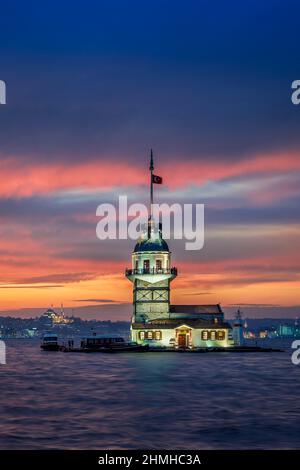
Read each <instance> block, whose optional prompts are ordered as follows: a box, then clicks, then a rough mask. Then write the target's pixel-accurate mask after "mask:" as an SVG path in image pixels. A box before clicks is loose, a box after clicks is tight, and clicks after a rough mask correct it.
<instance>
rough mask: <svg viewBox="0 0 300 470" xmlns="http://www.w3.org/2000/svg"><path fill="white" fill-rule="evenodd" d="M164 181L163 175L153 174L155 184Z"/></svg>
mask: <svg viewBox="0 0 300 470" xmlns="http://www.w3.org/2000/svg"><path fill="white" fill-rule="evenodd" d="M162 182H163V179H162V177H161V176H157V175H152V183H154V184H162Z"/></svg>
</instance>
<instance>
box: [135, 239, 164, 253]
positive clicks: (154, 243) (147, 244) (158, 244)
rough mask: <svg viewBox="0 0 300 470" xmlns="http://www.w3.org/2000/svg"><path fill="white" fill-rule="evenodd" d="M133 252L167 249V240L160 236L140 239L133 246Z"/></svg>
mask: <svg viewBox="0 0 300 470" xmlns="http://www.w3.org/2000/svg"><path fill="white" fill-rule="evenodd" d="M133 251H134V252H135V253H136V252H139V251H169V247H168V244H167V242H165V240H163V239H162V238H156V239H154V240H153V239H151V238H148V239H146V240H140V241H138V242H137V244H136V245H135V247H134V250H133Z"/></svg>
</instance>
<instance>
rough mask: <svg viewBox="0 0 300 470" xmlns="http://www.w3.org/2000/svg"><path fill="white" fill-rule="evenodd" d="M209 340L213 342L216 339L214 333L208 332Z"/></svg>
mask: <svg viewBox="0 0 300 470" xmlns="http://www.w3.org/2000/svg"><path fill="white" fill-rule="evenodd" d="M210 339H211V340H212V341H215V339H216V332H215V331H211V332H210Z"/></svg>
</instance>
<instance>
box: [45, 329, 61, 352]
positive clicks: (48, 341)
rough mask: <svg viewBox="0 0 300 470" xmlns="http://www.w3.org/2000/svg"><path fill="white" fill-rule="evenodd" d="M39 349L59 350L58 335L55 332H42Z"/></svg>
mask: <svg viewBox="0 0 300 470" xmlns="http://www.w3.org/2000/svg"><path fill="white" fill-rule="evenodd" d="M41 349H43V350H44V351H59V349H60V346H59V344H58V337H57V334H55V333H44V334H43V336H42V340H41Z"/></svg>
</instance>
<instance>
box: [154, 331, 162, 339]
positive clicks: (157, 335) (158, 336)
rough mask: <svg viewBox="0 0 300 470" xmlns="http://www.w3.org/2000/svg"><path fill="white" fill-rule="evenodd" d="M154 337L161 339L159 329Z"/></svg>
mask: <svg viewBox="0 0 300 470" xmlns="http://www.w3.org/2000/svg"><path fill="white" fill-rule="evenodd" d="M155 339H156V340H160V339H161V331H156V332H155Z"/></svg>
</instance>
